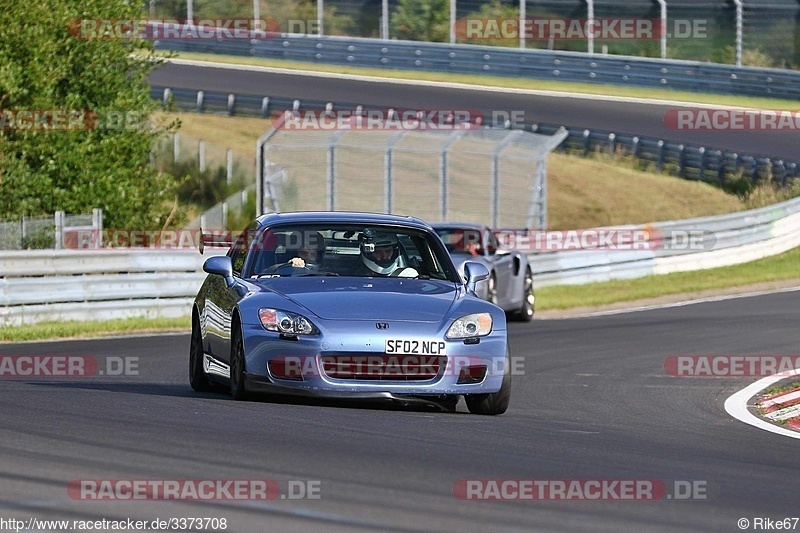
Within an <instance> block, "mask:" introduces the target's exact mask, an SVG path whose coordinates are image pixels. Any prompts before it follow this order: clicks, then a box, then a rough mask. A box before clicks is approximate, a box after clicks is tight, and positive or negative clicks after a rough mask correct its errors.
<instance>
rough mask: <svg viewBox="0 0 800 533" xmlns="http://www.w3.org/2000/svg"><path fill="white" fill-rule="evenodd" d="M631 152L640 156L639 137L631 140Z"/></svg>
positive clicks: (635, 155)
mask: <svg viewBox="0 0 800 533" xmlns="http://www.w3.org/2000/svg"><path fill="white" fill-rule="evenodd" d="M631 152H632V153H633V157H639V137H634V138H633V139H632V140H631Z"/></svg>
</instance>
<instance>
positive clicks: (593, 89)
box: [178, 52, 797, 110]
mask: <svg viewBox="0 0 800 533" xmlns="http://www.w3.org/2000/svg"><path fill="white" fill-rule="evenodd" d="M178 57H179V58H180V59H192V60H197V61H211V62H214V63H225V64H237V65H255V66H261V67H273V68H285V69H290V70H312V71H316V72H330V73H336V74H354V75H359V76H373V77H382V78H394V79H404V80H422V81H439V82H448V83H463V84H467V85H485V86H490V87H503V88H510V89H525V90H538V91H556V92H570V93H581V94H595V95H607V96H623V97H629V98H644V99H657V100H670V101H675V102H691V103H701V104H716V105H729V106H737V107H751V108H756V109H774V110H778V109H789V110H794V109H797V102H796V101H794V100H781V99H777V98H755V97H749V96H732V95H719V94H710V93H693V92H687V91H675V90H672V89H659V88H641V87H624V86H620V85H603V84H593V83H578V82H562V81H549V80H534V79H527V78H504V77H499V76H489V75H477V74H452V73H446V72H419V71H414V70H389V69H386V70H384V69H379V68H367V67H349V66H345V65H326V64H322V63H310V62H309V63H307V62H302V61H284V60H278V59H263V58H253V57H243V56H226V55H221V54H198V53H191V52H181V53H180V54H179V55H178ZM323 83H324V82H323ZM264 91H265V94H267V93H268V92H269V88H268V87H265V89H264ZM357 97H358V95H356V94H354V95H353V98H355V99H356V100H357V99H358V98H357Z"/></svg>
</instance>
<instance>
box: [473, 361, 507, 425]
mask: <svg viewBox="0 0 800 533" xmlns="http://www.w3.org/2000/svg"><path fill="white" fill-rule="evenodd" d="M464 401H465V402H466V403H467V409H469V412H470V413H472V414H474V415H502V414H503V413H505V412H506V410H507V409H508V404H509V403H510V401H511V357H510V356H509V354H508V352H506V364H505V368H504V369H503V383H502V385H500V390H499V391H497V392H493V393H491V394H466V395H464Z"/></svg>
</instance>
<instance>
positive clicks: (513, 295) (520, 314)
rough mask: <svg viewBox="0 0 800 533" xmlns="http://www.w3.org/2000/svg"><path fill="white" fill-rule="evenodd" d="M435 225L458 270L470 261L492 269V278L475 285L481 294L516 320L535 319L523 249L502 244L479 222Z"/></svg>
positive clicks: (527, 320)
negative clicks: (513, 248)
mask: <svg viewBox="0 0 800 533" xmlns="http://www.w3.org/2000/svg"><path fill="white" fill-rule="evenodd" d="M433 228H434V229H435V230H436V233H438V234H439V236H440V237H441V238H442V241H444V244H445V246H446V247H447V251H448V252H450V255H451V257H452V259H453V263H455V265H456V268H457V269H458V270H459V272H463V270H464V264H466V263H467V262H468V261H474V262H478V263H482V264H483V265H484V266H485V267H486V268H487V269H488V270H489V279H487V280H486V281H482V282H480V283H478V284H477V286H476V288H475V293H476V294H477V295H478V296H480V297H481V298H483V299H484V300H487V301H490V302H492V303H493V304H495V305H497V306H499V307H501V308H502V309H503V310H505V311H506V312H507V313H508V315H509V317H510V318H512V319H514V320H519V321H522V322H529V321H531V320H533V312H534V309H535V302H536V300H535V296H534V291H533V269H532V268H531V266H530V264H529V263H528V258H527V256H526V255H525V254H524V253H522V252H519V251H516V250H505V249H503V248H501V247H500V245H499V243H498V242H497V238H495V236H494V233H492V231H491V230H490V229H489V228H488V227H486V226H482V225H480V224H469V223H466V222H442V223H438V224H433Z"/></svg>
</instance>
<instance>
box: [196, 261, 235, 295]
mask: <svg viewBox="0 0 800 533" xmlns="http://www.w3.org/2000/svg"><path fill="white" fill-rule="evenodd" d="M203 270H205V271H206V272H208V273H209V274H216V275H218V276H222V277H223V278H225V283H227V284H228V287H230V286H231V285H233V264H232V263H231V258H230V257H228V256H227V255H219V256H216V257H209V258H208V259H206V262H205V263H203Z"/></svg>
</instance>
